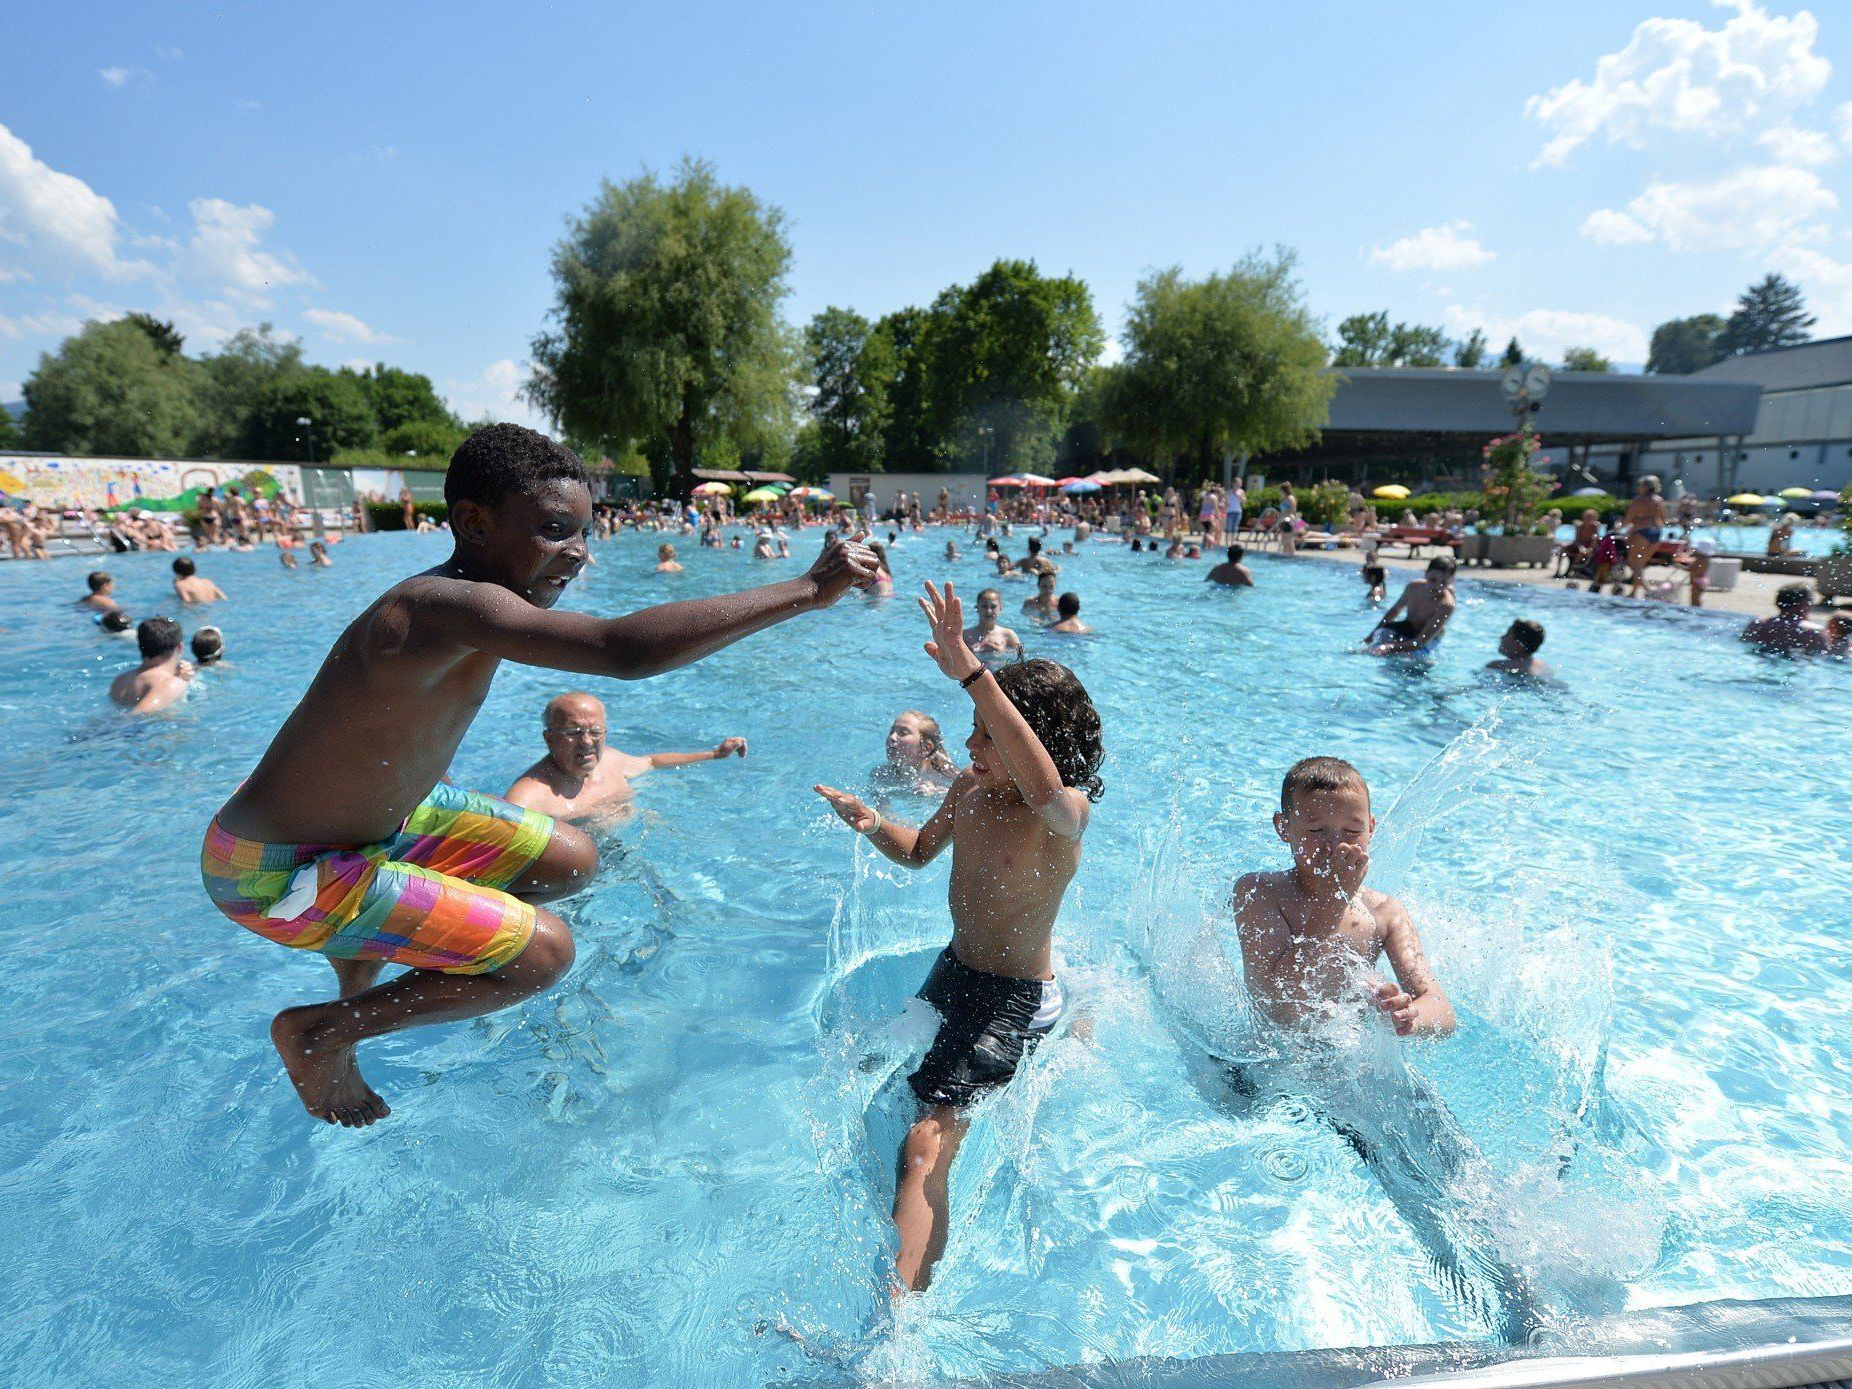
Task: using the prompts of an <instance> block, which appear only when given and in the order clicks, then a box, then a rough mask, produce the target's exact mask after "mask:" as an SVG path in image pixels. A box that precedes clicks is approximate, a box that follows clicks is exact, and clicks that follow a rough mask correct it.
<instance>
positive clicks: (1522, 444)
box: [1481, 420, 1556, 568]
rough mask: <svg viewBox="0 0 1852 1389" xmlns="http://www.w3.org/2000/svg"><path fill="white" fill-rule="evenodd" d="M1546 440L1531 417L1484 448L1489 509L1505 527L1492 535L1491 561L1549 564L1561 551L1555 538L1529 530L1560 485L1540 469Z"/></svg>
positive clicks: (1486, 507)
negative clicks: (1541, 504)
mask: <svg viewBox="0 0 1852 1389" xmlns="http://www.w3.org/2000/svg"><path fill="white" fill-rule="evenodd" d="M1542 443H1543V441H1542V440H1541V439H1540V438H1538V437H1537V431H1536V430H1535V429H1533V428H1532V427H1531V423H1530V421H1529V420H1526V421H1525V422H1524V423H1523V425H1522V426H1520V427H1519V428H1518V429H1517V430H1516V431H1514V432H1513V433H1510V434H1506V435H1504V436H1502V437H1501V438H1497V439H1493V440H1492V441H1491V442H1489V443H1488V444H1486V446H1485V448H1484V449H1483V450H1481V452H1482V453H1483V455H1484V457H1485V482H1484V484H1483V488H1484V492H1485V505H1484V507H1483V510H1484V512H1485V513H1486V514H1487V515H1488V516H1497V517H1500V518H1502V521H1503V524H1502V526H1501V527H1500V530H1501V533H1500V534H1498V535H1494V536H1491V537H1489V538H1488V540H1487V542H1486V554H1485V558H1486V562H1487V563H1489V564H1491V565H1493V566H1495V567H1499V568H1512V567H1515V566H1517V565H1520V564H1548V563H1549V562H1550V559H1551V556H1553V555H1554V554H1555V553H1556V542H1555V539H1554V538H1553V537H1551V536H1547V535H1526V534H1524V531H1525V530H1526V529H1527V528H1528V527H1527V526H1526V524H1525V523H1526V522H1527V521H1528V520H1529V518H1530V517H1531V516H1533V515H1534V514H1535V513H1536V510H1537V504H1538V503H1539V502H1541V501H1543V500H1544V498H1546V497H1548V496H1549V495H1550V493H1551V492H1553V491H1554V490H1555V489H1556V484H1555V483H1554V482H1552V481H1551V480H1550V479H1549V478H1548V477H1546V476H1545V475H1544V474H1543V473H1542V472H1540V471H1538V469H1537V467H1536V464H1535V460H1536V457H1537V450H1538V449H1539V448H1540V447H1541V446H1542Z"/></svg>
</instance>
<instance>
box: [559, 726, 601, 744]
mask: <svg viewBox="0 0 1852 1389" xmlns="http://www.w3.org/2000/svg"><path fill="white" fill-rule="evenodd" d="M547 737H549V738H566V739H569V740H571V741H573V742H579V743H595V742H597V741H598V740H599V739H600V738H602V737H604V730H603V729H602V728H549V729H548V730H547Z"/></svg>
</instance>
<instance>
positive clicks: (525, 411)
mask: <svg viewBox="0 0 1852 1389" xmlns="http://www.w3.org/2000/svg"><path fill="white" fill-rule="evenodd" d="M527 373H528V364H527V363H526V362H517V361H515V360H514V359H513V358H512V357H503V358H502V359H501V360H500V361H498V362H491V363H489V365H488V366H486V367H484V368H483V369H482V370H481V371H480V372H478V373H477V374H476V375H475V376H472V377H470V378H469V379H468V380H465V381H451V382H447V383H446V385H445V394H446V395H448V396H449V398H450V406H451V408H452V409H453V410H455V411H456V412H457V413H458V414H459V415H461V416H462V417H463V418H464V419H466V420H480V419H485V418H486V419H493V420H506V421H509V422H511V423H514V424H524V425H527V426H528V427H529V428H532V429H546V428H547V427H548V426H547V422H546V420H544V419H543V418H542V417H541V416H540V415H538V414H536V413H535V412H534V408H533V407H532V406H531V405H529V404H528V403H527V402H526V401H525V400H522V399H520V398H519V392H520V389H521V387H522V386H523V385H525V384H526V382H527Z"/></svg>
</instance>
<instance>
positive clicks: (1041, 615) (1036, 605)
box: [1022, 569, 1060, 622]
mask: <svg viewBox="0 0 1852 1389" xmlns="http://www.w3.org/2000/svg"><path fill="white" fill-rule="evenodd" d="M1058 577H1059V576H1058V575H1057V574H1056V573H1055V571H1054V570H1053V569H1043V570H1041V571H1040V572H1039V573H1037V574H1036V576H1035V593H1034V594H1033V595H1032V596H1030V597H1028V598H1025V599H1023V600H1022V611H1023V616H1024V617H1033V618H1034V619H1035V620H1036V621H1037V622H1052V621H1054V620H1055V616H1056V614H1057V611H1058V610H1059V608H1060V603H1059V602H1058V601H1057V600H1056V598H1055V580H1056V578H1058Z"/></svg>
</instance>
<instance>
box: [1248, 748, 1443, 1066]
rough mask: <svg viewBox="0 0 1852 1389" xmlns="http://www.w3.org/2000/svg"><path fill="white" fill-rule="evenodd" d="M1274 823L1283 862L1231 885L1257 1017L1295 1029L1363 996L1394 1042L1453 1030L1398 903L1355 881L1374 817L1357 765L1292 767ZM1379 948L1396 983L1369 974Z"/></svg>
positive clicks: (1314, 762) (1319, 760)
mask: <svg viewBox="0 0 1852 1389" xmlns="http://www.w3.org/2000/svg"><path fill="white" fill-rule="evenodd" d="M1273 829H1274V833H1276V834H1278V835H1279V837H1280V838H1281V839H1282V840H1283V841H1284V842H1285V843H1286V846H1287V847H1288V848H1289V849H1291V850H1292V856H1293V866H1292V867H1291V869H1289V870H1287V871H1286V872H1281V873H1249V874H1246V875H1245V876H1243V877H1242V878H1241V879H1240V880H1239V881H1237V882H1236V883H1235V890H1234V910H1235V924H1236V926H1237V928H1238V929H1239V931H1240V936H1241V961H1242V965H1243V968H1244V970H1245V972H1246V974H1247V986H1248V993H1249V994H1250V995H1251V996H1252V998H1253V1000H1254V1005H1255V1007H1256V1008H1257V1009H1258V1010H1259V1012H1260V1013H1261V1014H1262V1015H1263V1016H1265V1017H1266V1018H1267V1019H1269V1020H1270V1021H1272V1022H1274V1023H1276V1024H1278V1025H1279V1026H1281V1027H1287V1028H1296V1027H1300V1026H1303V1025H1304V1024H1306V1023H1308V1022H1311V1021H1313V1020H1314V1019H1316V1018H1317V1017H1319V1016H1320V1015H1323V1014H1328V1013H1329V1012H1331V1011H1332V1010H1334V1009H1338V1008H1345V1007H1360V1006H1363V1005H1364V1004H1366V1003H1367V1004H1369V1005H1373V1006H1374V1007H1375V1008H1377V1009H1378V1010H1379V1011H1381V1012H1382V1013H1384V1014H1386V1015H1387V1016H1388V1018H1389V1021H1390V1023H1391V1025H1392V1026H1393V1027H1394V1028H1395V1033H1396V1035H1397V1036H1398V1037H1422V1036H1445V1035H1447V1034H1448V1033H1450V1032H1452V1031H1453V1027H1454V1019H1453V1004H1452V1003H1451V1002H1449V1001H1448V998H1447V995H1446V992H1445V991H1444V990H1443V989H1442V988H1441V987H1440V985H1439V984H1438V983H1436V982H1435V979H1434V975H1433V973H1432V971H1430V970H1429V968H1428V963H1427V958H1426V957H1425V956H1424V955H1423V954H1422V950H1421V937H1420V935H1419V934H1417V932H1416V931H1415V923H1414V921H1413V920H1412V919H1411V918H1410V917H1409V914H1408V909H1407V908H1406V907H1404V906H1403V905H1402V904H1401V903H1400V902H1398V901H1396V899H1395V898H1393V897H1389V896H1386V895H1384V894H1383V893H1380V892H1377V891H1375V890H1374V889H1371V888H1366V887H1364V885H1363V879H1364V875H1365V874H1366V873H1368V872H1369V869H1370V837H1371V836H1372V835H1374V834H1375V833H1376V817H1375V816H1374V815H1372V814H1371V813H1370V788H1369V787H1368V786H1367V785H1365V784H1364V780H1363V777H1362V775H1361V774H1360V773H1359V772H1358V771H1357V769H1356V768H1355V767H1353V766H1351V765H1350V763H1348V762H1344V761H1341V760H1340V759H1338V758H1335V757H1308V758H1305V759H1304V760H1302V761H1299V762H1296V763H1294V764H1293V766H1292V768H1291V770H1289V771H1288V772H1287V773H1286V777H1285V780H1284V781H1283V782H1282V783H1281V785H1280V808H1279V811H1278V812H1277V813H1276V814H1275V815H1274V817H1273ZM1385 954H1386V955H1388V957H1389V964H1390V967H1391V968H1392V969H1394V970H1395V977H1396V980H1397V982H1396V983H1394V984H1391V983H1389V982H1388V981H1387V980H1383V979H1375V978H1374V977H1373V976H1372V974H1371V972H1372V971H1373V970H1374V968H1375V965H1376V961H1377V959H1378V958H1379V957H1380V956H1382V955H1385ZM1366 981H1367V987H1366V986H1365V985H1366Z"/></svg>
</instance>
